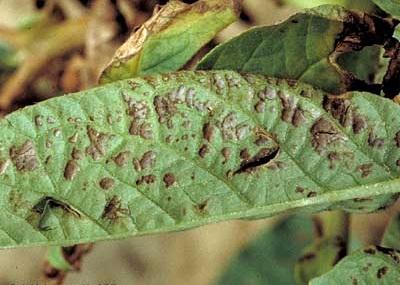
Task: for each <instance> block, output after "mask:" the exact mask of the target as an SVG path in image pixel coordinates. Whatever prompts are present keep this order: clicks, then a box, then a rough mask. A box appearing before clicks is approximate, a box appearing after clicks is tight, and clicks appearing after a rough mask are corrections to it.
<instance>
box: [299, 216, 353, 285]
mask: <svg viewBox="0 0 400 285" xmlns="http://www.w3.org/2000/svg"><path fill="white" fill-rule="evenodd" d="M313 221H314V232H315V233H314V235H315V238H314V241H313V243H312V244H311V245H309V246H308V247H306V248H305V249H304V250H303V254H302V256H301V257H300V258H299V260H298V262H297V263H296V266H295V277H296V284H304V285H306V284H309V281H310V280H311V279H313V278H315V277H318V276H320V275H322V274H324V273H326V272H328V271H329V270H331V269H332V268H333V267H334V265H335V264H336V263H337V262H339V261H340V260H341V259H342V258H343V257H345V256H346V254H347V241H348V228H349V216H348V214H346V213H344V212H342V211H331V212H324V213H321V214H319V215H315V216H314V217H313Z"/></svg>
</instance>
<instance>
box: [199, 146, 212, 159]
mask: <svg viewBox="0 0 400 285" xmlns="http://www.w3.org/2000/svg"><path fill="white" fill-rule="evenodd" d="M209 151H210V148H209V147H208V145H206V144H203V145H202V146H201V147H200V149H199V156H200V157H201V158H204V157H205V156H206V155H207V153H208V152H209Z"/></svg>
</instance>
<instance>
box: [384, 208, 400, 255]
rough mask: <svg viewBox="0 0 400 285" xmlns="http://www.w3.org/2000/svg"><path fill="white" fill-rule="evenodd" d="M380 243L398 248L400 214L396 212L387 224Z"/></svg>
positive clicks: (399, 243) (399, 241)
mask: <svg viewBox="0 0 400 285" xmlns="http://www.w3.org/2000/svg"><path fill="white" fill-rule="evenodd" d="M382 245H383V246H386V247H390V248H395V249H400V214H399V213H398V214H396V215H394V216H393V218H392V219H391V221H390V223H389V225H388V226H387V228H386V230H385V233H384V235H383V239H382Z"/></svg>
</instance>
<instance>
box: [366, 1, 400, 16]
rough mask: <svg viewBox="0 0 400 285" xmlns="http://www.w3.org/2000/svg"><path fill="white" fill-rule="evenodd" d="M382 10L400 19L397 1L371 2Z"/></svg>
mask: <svg viewBox="0 0 400 285" xmlns="http://www.w3.org/2000/svg"><path fill="white" fill-rule="evenodd" d="M372 1H373V2H374V3H375V4H376V5H378V6H379V7H380V8H381V9H382V10H384V11H385V12H387V13H388V14H390V15H393V16H394V17H396V18H399V17H400V1H399V0H372Z"/></svg>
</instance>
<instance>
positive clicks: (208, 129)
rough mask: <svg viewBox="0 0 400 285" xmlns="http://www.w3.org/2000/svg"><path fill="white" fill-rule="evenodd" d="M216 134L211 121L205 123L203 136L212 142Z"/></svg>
mask: <svg viewBox="0 0 400 285" xmlns="http://www.w3.org/2000/svg"><path fill="white" fill-rule="evenodd" d="M213 135H214V127H213V126H212V125H211V124H210V123H205V124H204V125H203V138H204V139H205V140H207V141H209V142H211V140H212V138H213Z"/></svg>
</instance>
